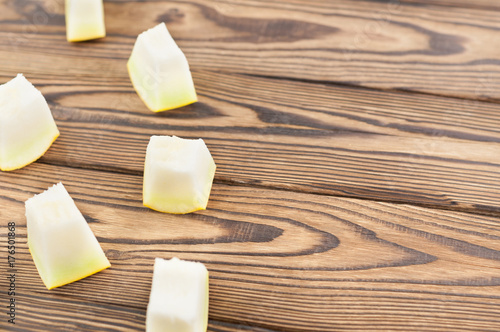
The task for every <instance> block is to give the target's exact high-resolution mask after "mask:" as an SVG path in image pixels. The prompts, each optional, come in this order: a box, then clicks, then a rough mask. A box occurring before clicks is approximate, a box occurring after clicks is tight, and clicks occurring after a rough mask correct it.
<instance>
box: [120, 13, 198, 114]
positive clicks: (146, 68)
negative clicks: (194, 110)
mask: <svg viewBox="0 0 500 332" xmlns="http://www.w3.org/2000/svg"><path fill="white" fill-rule="evenodd" d="M127 68H128V73H129V75H130V80H131V81H132V84H133V86H134V89H135V91H137V94H138V95H139V97H140V98H141V99H142V100H143V101H144V103H145V104H146V106H147V107H148V108H149V109H150V110H151V111H153V112H160V111H166V110H169V109H173V108H177V107H181V106H185V105H188V104H191V103H194V102H196V101H197V100H198V99H197V97H196V91H195V89H194V84H193V78H192V77H191V72H190V71H189V65H188V62H187V59H186V57H185V56H184V53H182V51H181V49H180V48H179V47H178V46H177V44H176V43H175V41H174V40H173V38H172V36H170V33H169V32H168V30H167V27H166V26H165V23H160V24H159V25H157V26H155V27H154V28H152V29H149V30H147V31H145V32H143V33H141V34H140V35H139V36H138V37H137V40H136V42H135V45H134V48H133V50H132V55H131V56H130V59H129V60H128V63H127Z"/></svg>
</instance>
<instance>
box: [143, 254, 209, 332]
mask: <svg viewBox="0 0 500 332" xmlns="http://www.w3.org/2000/svg"><path fill="white" fill-rule="evenodd" d="M207 324H208V271H207V269H206V267H205V265H203V264H202V263H196V262H189V261H183V260H180V259H178V258H175V257H174V258H172V259H171V260H165V259H162V258H156V259H155V267H154V273H153V284H152V285H151V295H150V297H149V304H148V310H147V314H146V332H160V331H161V332H205V331H206V330H207Z"/></svg>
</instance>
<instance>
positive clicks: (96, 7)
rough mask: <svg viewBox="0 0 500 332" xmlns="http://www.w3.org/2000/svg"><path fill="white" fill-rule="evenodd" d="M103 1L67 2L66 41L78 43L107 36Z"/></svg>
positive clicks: (76, 0)
mask: <svg viewBox="0 0 500 332" xmlns="http://www.w3.org/2000/svg"><path fill="white" fill-rule="evenodd" d="M102 1H103V0H66V8H65V9H66V39H67V40H68V41H70V42H78V41H84V40H90V39H96V38H102V37H105V36H106V27H105V25H104V7H103V3H102Z"/></svg>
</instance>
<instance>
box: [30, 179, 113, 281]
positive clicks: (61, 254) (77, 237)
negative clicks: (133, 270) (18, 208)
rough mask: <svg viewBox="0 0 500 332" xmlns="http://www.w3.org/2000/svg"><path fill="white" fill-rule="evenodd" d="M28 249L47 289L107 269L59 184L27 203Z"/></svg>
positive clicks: (103, 256) (103, 259)
mask: <svg viewBox="0 0 500 332" xmlns="http://www.w3.org/2000/svg"><path fill="white" fill-rule="evenodd" d="M26 219H27V228H28V247H29V250H30V252H31V255H32V257H33V260H34V261H35V265H36V268H37V269H38V273H39V274H40V277H41V278H42V280H43V283H44V284H45V286H46V287H47V288H48V289H52V288H55V287H59V286H62V285H66V284H69V283H71V282H73V281H76V280H80V279H83V278H85V277H87V276H89V275H92V274H94V273H96V272H99V271H101V270H104V269H106V268H108V267H110V266H111V265H110V263H109V261H108V259H107V258H106V256H105V255H104V252H103V250H102V248H101V246H100V245H99V242H97V239H96V237H95V236H94V233H92V230H91V229H90V227H89V225H88V224H87V222H86V221H85V219H84V217H83V215H82V214H81V213H80V211H79V210H78V208H77V207H76V205H75V202H74V201H73V199H72V198H71V197H70V195H69V194H68V192H67V191H66V189H65V188H64V186H63V185H62V183H58V184H56V185H54V186H52V187H51V188H49V189H48V190H46V191H44V192H43V193H41V194H39V195H35V196H34V197H32V198H30V199H29V200H27V201H26Z"/></svg>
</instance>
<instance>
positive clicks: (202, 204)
mask: <svg viewBox="0 0 500 332" xmlns="http://www.w3.org/2000/svg"><path fill="white" fill-rule="evenodd" d="M215 168H216V166H215V162H214V160H213V158H212V155H211V154H210V151H209V150H208V148H207V146H206V145H205V142H204V141H203V140H202V139H201V138H200V139H197V140H193V139H183V138H179V137H176V136H152V137H151V139H150V141H149V144H148V148H147V151H146V162H145V166H144V188H143V203H144V205H145V206H147V207H149V208H151V209H153V210H157V211H161V212H168V213H189V212H193V211H197V210H204V209H206V207H207V204H208V199H209V196H210V191H211V188H212V182H213V179H214V175H215Z"/></svg>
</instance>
